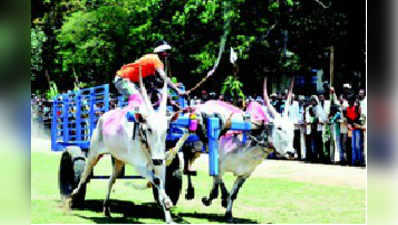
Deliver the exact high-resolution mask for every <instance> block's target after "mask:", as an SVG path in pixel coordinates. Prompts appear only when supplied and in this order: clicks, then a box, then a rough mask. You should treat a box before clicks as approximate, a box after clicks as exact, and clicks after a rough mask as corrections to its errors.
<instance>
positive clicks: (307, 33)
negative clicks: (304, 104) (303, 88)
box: [31, 0, 349, 90]
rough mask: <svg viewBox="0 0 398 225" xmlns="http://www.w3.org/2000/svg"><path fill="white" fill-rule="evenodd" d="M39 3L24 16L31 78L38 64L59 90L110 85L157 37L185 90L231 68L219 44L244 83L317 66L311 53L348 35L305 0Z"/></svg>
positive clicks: (340, 18)
mask: <svg viewBox="0 0 398 225" xmlns="http://www.w3.org/2000/svg"><path fill="white" fill-rule="evenodd" d="M282 1H284V2H282ZM280 3H284V6H285V7H280V5H279V4H280ZM40 4H42V5H44V7H43V9H44V12H42V14H40V13H38V14H37V15H39V17H37V18H33V20H32V21H33V24H34V25H33V26H32V30H31V36H32V50H31V51H32V59H31V60H32V62H31V63H32V77H33V78H34V77H38V76H44V72H43V71H42V70H43V68H45V69H46V70H47V71H48V72H49V76H50V78H51V80H54V81H55V82H57V83H58V84H61V83H62V84H63V86H62V87H60V89H63V90H65V89H72V88H73V86H76V84H75V85H74V83H75V80H78V81H79V82H82V84H84V85H87V86H91V85H98V84H103V83H110V82H111V79H112V78H113V76H114V74H115V72H116V71H117V70H118V69H119V68H120V67H121V66H122V65H124V64H127V63H130V62H133V61H134V60H135V59H137V58H138V57H140V56H142V55H143V54H146V53H149V52H151V51H152V48H153V47H154V46H153V44H154V42H156V41H158V40H161V39H164V40H166V41H168V42H169V43H170V44H171V45H172V46H173V50H172V58H171V61H170V62H171V67H172V70H171V72H172V74H171V76H175V77H176V78H178V80H180V81H182V82H183V83H184V85H185V86H186V87H187V88H188V87H192V86H193V85H194V84H196V82H197V81H198V80H199V79H201V78H202V77H203V76H204V75H205V74H206V72H207V71H208V70H209V69H211V68H212V67H213V66H214V65H215V64H216V63H217V64H218V63H219V64H220V66H219V67H218V69H217V70H216V73H215V74H216V76H214V82H207V83H206V84H204V86H203V87H204V88H205V87H206V85H208V87H210V88H213V89H216V88H219V86H220V83H221V82H223V81H225V78H226V75H227V74H230V73H231V70H232V68H231V65H230V64H229V63H228V53H229V51H223V49H224V48H225V49H229V48H230V47H233V48H234V49H235V50H236V51H237V53H238V58H239V60H238V64H239V68H240V74H251V76H250V77H245V78H244V80H243V79H242V82H244V83H245V87H249V86H251V85H254V84H255V82H256V81H258V80H259V79H260V78H261V77H263V76H264V71H271V72H270V73H273V74H274V75H278V74H279V73H280V72H287V73H295V72H297V71H300V70H301V72H303V74H304V73H305V72H306V71H305V69H303V68H309V67H317V68H322V67H325V65H324V64H325V63H326V64H327V61H328V59H327V58H319V57H318V55H321V56H322V55H323V52H324V51H325V50H324V49H325V47H327V46H330V45H334V44H336V43H340V46H346V45H345V44H346V43H345V42H344V41H345V40H346V39H347V37H349V29H348V28H349V25H348V22H347V20H348V19H347V18H348V17H347V16H348V13H347V12H346V11H344V10H342V9H341V7H340V8H338V7H336V8H330V9H323V8H322V7H319V6H318V5H317V4H314V3H313V2H312V1H298V0H279V1H277V0H272V1H247V0H229V1H225V0H206V1H203V0H186V1H180V0H168V1H163V0H148V1H142V0H70V1H68V0H57V1H52V0H48V1H45V2H41V3H40ZM336 4H337V3H333V6H334V5H336ZM281 8H284V9H281ZM283 10H286V11H284V12H283ZM282 19H284V20H285V21H286V22H285V23H286V24H285V25H284V27H282V25H281V20H282ZM35 24H37V25H35ZM282 30H287V31H288V34H289V35H288V37H289V39H288V41H287V49H289V50H288V51H287V53H288V54H287V57H284V56H282V55H281V54H282V53H281V52H283V48H284V46H283V44H282V43H283V37H282V35H281V31H282ZM314 37H316V38H314ZM44 43H45V44H44ZM336 49H339V46H337V45H336ZM337 52H338V51H337V50H336V54H337ZM290 53H292V54H290ZM289 55H291V56H289ZM219 56H221V57H219ZM336 58H337V57H336ZM219 59H221V60H219ZM338 69H339V68H338V65H337V64H336V71H337V70H338ZM75 76H76V77H77V78H78V79H75ZM187 77H189V78H193V79H187ZM229 79H231V78H229ZM38 82H39V81H38ZM231 82H232V81H231ZM32 84H33V85H34V86H32V87H33V88H37V87H38V88H41V89H45V88H47V87H46V85H43V84H42V83H35V82H32ZM246 84H248V85H246ZM79 85H80V84H79ZM79 85H77V86H79Z"/></svg>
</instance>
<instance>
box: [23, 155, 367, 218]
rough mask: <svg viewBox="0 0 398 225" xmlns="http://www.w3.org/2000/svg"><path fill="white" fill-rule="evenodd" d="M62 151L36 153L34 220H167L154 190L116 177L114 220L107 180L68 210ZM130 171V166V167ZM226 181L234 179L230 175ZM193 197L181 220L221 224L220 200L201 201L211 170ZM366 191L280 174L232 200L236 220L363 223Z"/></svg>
mask: <svg viewBox="0 0 398 225" xmlns="http://www.w3.org/2000/svg"><path fill="white" fill-rule="evenodd" d="M59 159H60V155H56V154H49V153H39V152H32V155H31V168H32V169H31V196H32V197H31V198H32V202H31V222H32V223H155V224H158V223H164V221H163V213H162V211H161V210H160V209H159V208H158V207H157V206H156V205H155V204H154V200H153V197H152V191H151V190H150V189H147V190H135V189H134V188H132V187H131V182H143V181H142V180H140V181H138V180H118V181H117V182H116V184H115V185H114V188H113V192H112V194H111V199H112V202H111V213H112V216H113V217H112V218H105V217H104V215H103V213H102V201H103V199H104V197H105V194H106V184H107V181H105V180H92V181H91V182H90V183H89V184H88V187H87V195H86V200H87V201H86V204H85V209H84V210H67V209H65V208H64V204H63V202H61V200H60V197H59V191H58V183H57V172H58V166H59ZM110 167H111V165H110V161H109V160H107V159H103V160H102V161H101V162H100V163H99V164H98V165H97V166H96V167H95V171H96V173H97V174H99V173H102V174H104V173H105V174H109V172H107V171H110ZM127 170H129V168H128V169H127ZM225 181H226V183H227V185H228V186H229V187H230V186H231V184H232V182H233V177H232V176H226V179H225ZM193 182H194V185H195V188H196V189H195V199H194V200H191V201H188V200H185V199H184V194H185V188H186V187H185V185H186V184H185V178H184V188H183V189H184V191H183V193H182V195H181V196H180V201H179V202H178V204H177V206H176V207H175V208H174V209H173V218H174V220H175V221H176V222H179V223H223V222H224V220H223V215H224V212H225V209H224V208H222V207H221V201H220V200H219V199H217V200H215V201H213V204H212V205H211V206H210V207H205V206H203V205H202V203H201V200H200V199H201V197H202V196H205V195H208V193H209V190H210V187H211V178H210V177H209V176H208V175H207V168H203V170H199V171H198V176H197V177H194V180H193ZM365 207H366V206H365V190H363V189H351V188H348V187H339V186H336V187H335V186H326V185H317V184H311V183H304V182H294V181H290V180H287V179H276V178H267V179H265V178H253V177H252V178H249V179H248V180H247V182H246V183H245V184H244V185H243V187H242V189H241V191H240V192H239V195H238V198H237V200H236V201H235V203H234V207H233V215H234V217H235V218H236V222H238V223H365Z"/></svg>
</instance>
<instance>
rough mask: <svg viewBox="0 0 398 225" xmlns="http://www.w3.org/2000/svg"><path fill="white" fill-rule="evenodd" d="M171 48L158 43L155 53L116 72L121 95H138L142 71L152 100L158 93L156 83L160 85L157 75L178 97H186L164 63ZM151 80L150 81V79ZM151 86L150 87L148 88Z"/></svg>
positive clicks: (161, 42) (117, 86) (164, 42)
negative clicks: (167, 71) (172, 79)
mask: <svg viewBox="0 0 398 225" xmlns="http://www.w3.org/2000/svg"><path fill="white" fill-rule="evenodd" d="M170 50H171V46H170V45H169V44H168V43H167V42H166V41H160V42H157V44H156V47H155V48H154V50H153V53H150V54H146V55H144V56H142V57H141V58H139V59H137V60H136V61H135V62H133V63H130V64H127V65H124V66H122V68H120V70H118V71H117V72H116V76H115V79H114V80H113V83H114V85H115V87H116V89H117V90H118V91H119V93H120V94H122V95H124V96H126V97H129V96H130V95H133V94H136V93H138V86H137V83H138V81H139V73H140V72H139V70H140V68H141V70H142V78H143V79H145V81H148V80H149V81H150V82H146V84H147V85H146V87H147V89H148V90H149V91H148V95H149V96H150V98H153V97H157V96H156V95H155V96H154V93H156V86H157V84H156V83H159V80H157V79H156V78H157V77H156V76H154V75H155V74H156V73H157V74H159V77H160V78H161V79H163V80H164V81H166V82H167V84H168V86H169V87H171V88H172V89H174V90H175V91H176V92H177V94H178V95H186V94H188V93H186V92H185V91H182V90H180V89H178V88H177V86H176V85H175V84H174V83H173V82H172V81H171V80H170V79H169V78H168V77H167V75H166V72H165V68H164V63H163V62H165V61H166V60H167V58H168V57H169V56H170ZM148 78H149V79H148ZM148 86H149V87H148Z"/></svg>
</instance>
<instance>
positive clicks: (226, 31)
mask: <svg viewBox="0 0 398 225" xmlns="http://www.w3.org/2000/svg"><path fill="white" fill-rule="evenodd" d="M225 4H226V3H225ZM229 4H230V3H229ZM229 4H228V7H225V9H224V14H226V13H227V12H228V10H229V6H230V5H229ZM230 22H231V19H230V18H227V19H226V21H225V24H224V34H223V35H222V36H221V40H220V48H219V49H218V56H217V60H216V62H215V64H214V66H213V68H212V71H213V73H214V71H215V70H216V69H217V67H218V65H219V64H220V60H221V56H222V54H223V52H224V50H225V42H226V41H227V37H228V34H229V28H230ZM211 75H212V74H208V75H207V76H205V77H204V78H203V79H202V80H200V81H199V82H198V83H197V84H196V85H195V86H194V87H193V88H191V89H189V90H188V91H187V92H188V93H191V92H192V91H194V90H196V89H197V88H198V87H200V85H202V84H203V83H204V82H205V81H206V80H207V79H209V77H210V76H211Z"/></svg>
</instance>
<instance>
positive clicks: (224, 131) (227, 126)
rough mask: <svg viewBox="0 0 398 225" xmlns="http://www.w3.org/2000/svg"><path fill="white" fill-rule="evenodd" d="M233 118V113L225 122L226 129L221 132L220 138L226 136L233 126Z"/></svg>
mask: <svg viewBox="0 0 398 225" xmlns="http://www.w3.org/2000/svg"><path fill="white" fill-rule="evenodd" d="M232 116H233V113H231V114H230V115H229V117H228V119H227V121H226V122H225V125H224V127H223V128H222V130H221V131H220V135H219V137H222V136H224V134H226V133H227V131H228V130H229V129H230V128H231V126H232V120H231V119H232Z"/></svg>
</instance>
